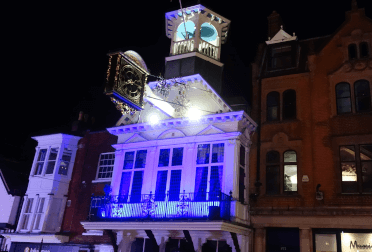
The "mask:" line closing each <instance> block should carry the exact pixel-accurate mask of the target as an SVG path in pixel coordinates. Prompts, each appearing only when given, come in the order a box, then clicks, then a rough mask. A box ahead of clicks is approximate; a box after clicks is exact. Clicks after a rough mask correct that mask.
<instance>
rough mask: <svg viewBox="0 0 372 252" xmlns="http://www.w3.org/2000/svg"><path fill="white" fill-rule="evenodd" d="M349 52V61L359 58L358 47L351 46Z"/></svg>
mask: <svg viewBox="0 0 372 252" xmlns="http://www.w3.org/2000/svg"><path fill="white" fill-rule="evenodd" d="M348 50H349V60H352V59H356V58H357V47H356V45H355V44H350V45H349V46H348Z"/></svg>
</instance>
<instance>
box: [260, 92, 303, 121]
mask: <svg viewBox="0 0 372 252" xmlns="http://www.w3.org/2000/svg"><path fill="white" fill-rule="evenodd" d="M288 92H294V98H295V100H294V104H293V105H292V106H294V117H290V118H285V117H284V109H285V103H286V101H285V100H284V95H285V94H286V93H288ZM274 93H278V94H279V101H278V102H279V103H278V119H276V120H268V115H269V113H268V109H269V106H268V96H269V94H274ZM297 100H298V98H297V90H296V89H295V88H288V89H285V90H283V91H277V90H272V91H269V92H268V93H267V94H266V100H265V101H264V102H265V104H262V107H265V106H266V110H262V113H266V114H261V115H262V118H265V119H262V121H264V120H265V121H264V122H267V123H278V122H287V121H292V120H296V119H297V118H298V113H297V111H298V105H297ZM287 107H288V106H287ZM263 111H265V112H263Z"/></svg>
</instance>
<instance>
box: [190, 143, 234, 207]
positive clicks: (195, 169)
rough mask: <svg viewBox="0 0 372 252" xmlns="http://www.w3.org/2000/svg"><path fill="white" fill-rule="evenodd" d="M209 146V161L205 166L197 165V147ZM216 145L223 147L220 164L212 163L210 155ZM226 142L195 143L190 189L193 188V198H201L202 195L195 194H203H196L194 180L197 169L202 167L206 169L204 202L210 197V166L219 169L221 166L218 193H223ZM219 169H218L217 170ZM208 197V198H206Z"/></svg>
mask: <svg viewBox="0 0 372 252" xmlns="http://www.w3.org/2000/svg"><path fill="white" fill-rule="evenodd" d="M207 144H208V145H209V161H208V163H206V164H198V146H199V145H207ZM217 144H223V147H224V150H223V161H222V162H215V163H212V158H213V157H212V154H213V145H217ZM226 146H227V144H226V142H224V141H217V142H198V143H196V145H195V163H194V164H193V166H192V167H193V169H194V171H195V176H194V185H193V187H192V188H194V195H195V197H201V198H203V195H201V196H197V194H198V195H199V194H200V193H201V194H203V192H199V191H198V192H197V190H196V180H197V170H198V168H204V167H207V187H206V191H205V193H206V197H205V199H204V200H209V198H210V197H211V196H210V193H211V191H210V189H211V175H212V174H211V173H212V166H217V167H220V166H222V176H221V181H220V192H222V191H223V188H224V182H225V181H224V177H225V174H224V173H225V162H226ZM218 169H219V168H218ZM208 195H209V197H208Z"/></svg>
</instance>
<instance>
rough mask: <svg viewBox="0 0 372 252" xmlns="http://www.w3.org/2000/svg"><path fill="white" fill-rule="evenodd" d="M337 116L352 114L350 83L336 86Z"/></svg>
mask: <svg viewBox="0 0 372 252" xmlns="http://www.w3.org/2000/svg"><path fill="white" fill-rule="evenodd" d="M336 104H337V114H339V115H340V114H345V113H350V112H351V95H350V85H349V83H346V82H342V83H339V84H337V85H336Z"/></svg>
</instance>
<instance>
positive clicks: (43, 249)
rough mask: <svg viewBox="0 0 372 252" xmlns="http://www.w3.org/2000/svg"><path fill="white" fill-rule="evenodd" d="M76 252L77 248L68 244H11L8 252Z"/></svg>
mask: <svg viewBox="0 0 372 252" xmlns="http://www.w3.org/2000/svg"><path fill="white" fill-rule="evenodd" d="M62 251H63V252H78V251H79V246H77V245H70V244H51V243H43V244H42V245H41V244H40V243H31V242H12V245H11V247H10V250H9V252H62Z"/></svg>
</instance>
